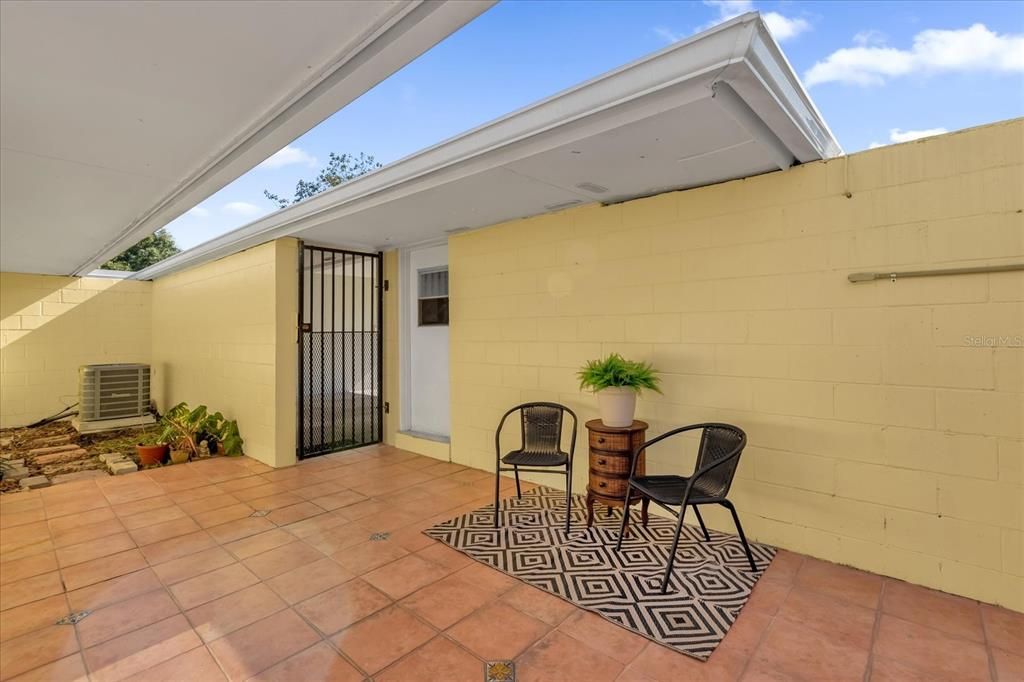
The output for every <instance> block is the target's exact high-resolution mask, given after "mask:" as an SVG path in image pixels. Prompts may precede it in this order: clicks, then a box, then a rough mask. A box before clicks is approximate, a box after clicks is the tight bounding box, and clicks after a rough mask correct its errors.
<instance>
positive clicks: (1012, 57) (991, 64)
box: [804, 24, 1024, 87]
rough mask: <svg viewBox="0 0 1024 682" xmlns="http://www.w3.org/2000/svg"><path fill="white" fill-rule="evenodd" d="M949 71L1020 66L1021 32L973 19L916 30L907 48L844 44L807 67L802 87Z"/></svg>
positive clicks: (1023, 57)
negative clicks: (952, 25)
mask: <svg viewBox="0 0 1024 682" xmlns="http://www.w3.org/2000/svg"><path fill="white" fill-rule="evenodd" d="M858 35H859V34H858ZM854 40H855V41H856V37H855V39H854ZM950 71H994V72H1022V71H1024V35H1013V34H999V33H995V32H993V31H990V30H989V29H988V28H987V27H986V26H985V25H984V24H974V25H973V26H971V27H969V28H964V29H954V30H945V29H929V30H926V31H921V32H920V33H918V34H917V35H915V36H914V44H913V46H912V47H911V48H910V49H909V50H901V49H898V48H895V47H886V46H881V45H879V46H868V45H866V44H861V45H860V46H859V47H844V48H842V49H840V50H836V51H835V52H833V53H832V54H830V55H829V56H828V57H826V58H825V59H824V60H823V61H820V62H818V63H816V64H815V65H814V66H812V67H811V68H810V69H808V70H807V73H805V74H804V83H806V85H807V86H808V87H811V86H813V85H818V84H819V83H829V82H833V81H835V82H839V83H852V84H855V85H882V84H883V83H885V82H886V81H887V80H888V79H890V78H898V77H900V76H906V75H909V74H913V73H924V74H929V73H940V72H950Z"/></svg>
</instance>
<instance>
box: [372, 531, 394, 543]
mask: <svg viewBox="0 0 1024 682" xmlns="http://www.w3.org/2000/svg"><path fill="white" fill-rule="evenodd" d="M389 537H391V533H383V532H381V533H374V534H373V535H371V536H370V539H371V540H373V541H374V542H380V541H381V540H387V539H388V538H389Z"/></svg>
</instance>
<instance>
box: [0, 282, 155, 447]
mask: <svg viewBox="0 0 1024 682" xmlns="http://www.w3.org/2000/svg"><path fill="white" fill-rule="evenodd" d="M151 286H152V284H151V283H150V282H138V281H126V280H117V279H106V278H99V277H83V278H76V277H59V276H53V275H26V274H19V273H0V427H3V428H6V427H12V426H23V425H25V424H28V423H31V422H33V421H36V420H38V419H41V418H44V417H48V416H50V415H52V414H55V413H57V412H59V411H61V410H62V409H64V408H65V407H67V406H68V405H71V404H73V403H75V402H77V401H78V368H79V367H80V366H81V365H87V364H98V363H113V362H140V363H149V361H150V352H151V337H152V330H151V322H152V301H151Z"/></svg>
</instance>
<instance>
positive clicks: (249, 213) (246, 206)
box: [224, 201, 267, 218]
mask: <svg viewBox="0 0 1024 682" xmlns="http://www.w3.org/2000/svg"><path fill="white" fill-rule="evenodd" d="M224 212H225V213H230V214H232V215H240V216H243V217H245V218H252V217H254V216H258V215H263V214H265V213H267V209H265V208H263V207H262V206H257V205H256V204H250V203H249V202H248V201H229V202H228V203H226V204H224Z"/></svg>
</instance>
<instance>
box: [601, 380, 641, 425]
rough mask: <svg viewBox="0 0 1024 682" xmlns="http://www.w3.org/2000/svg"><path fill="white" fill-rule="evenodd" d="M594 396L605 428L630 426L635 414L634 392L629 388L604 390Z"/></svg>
mask: <svg viewBox="0 0 1024 682" xmlns="http://www.w3.org/2000/svg"><path fill="white" fill-rule="evenodd" d="M596 395H597V409H598V411H599V412H600V413H601V421H602V422H603V423H604V425H605V426H613V427H625V426H630V425H632V423H633V415H634V414H636V391H634V390H633V389H631V388H604V389H601V390H600V391H598V392H597V394H596Z"/></svg>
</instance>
